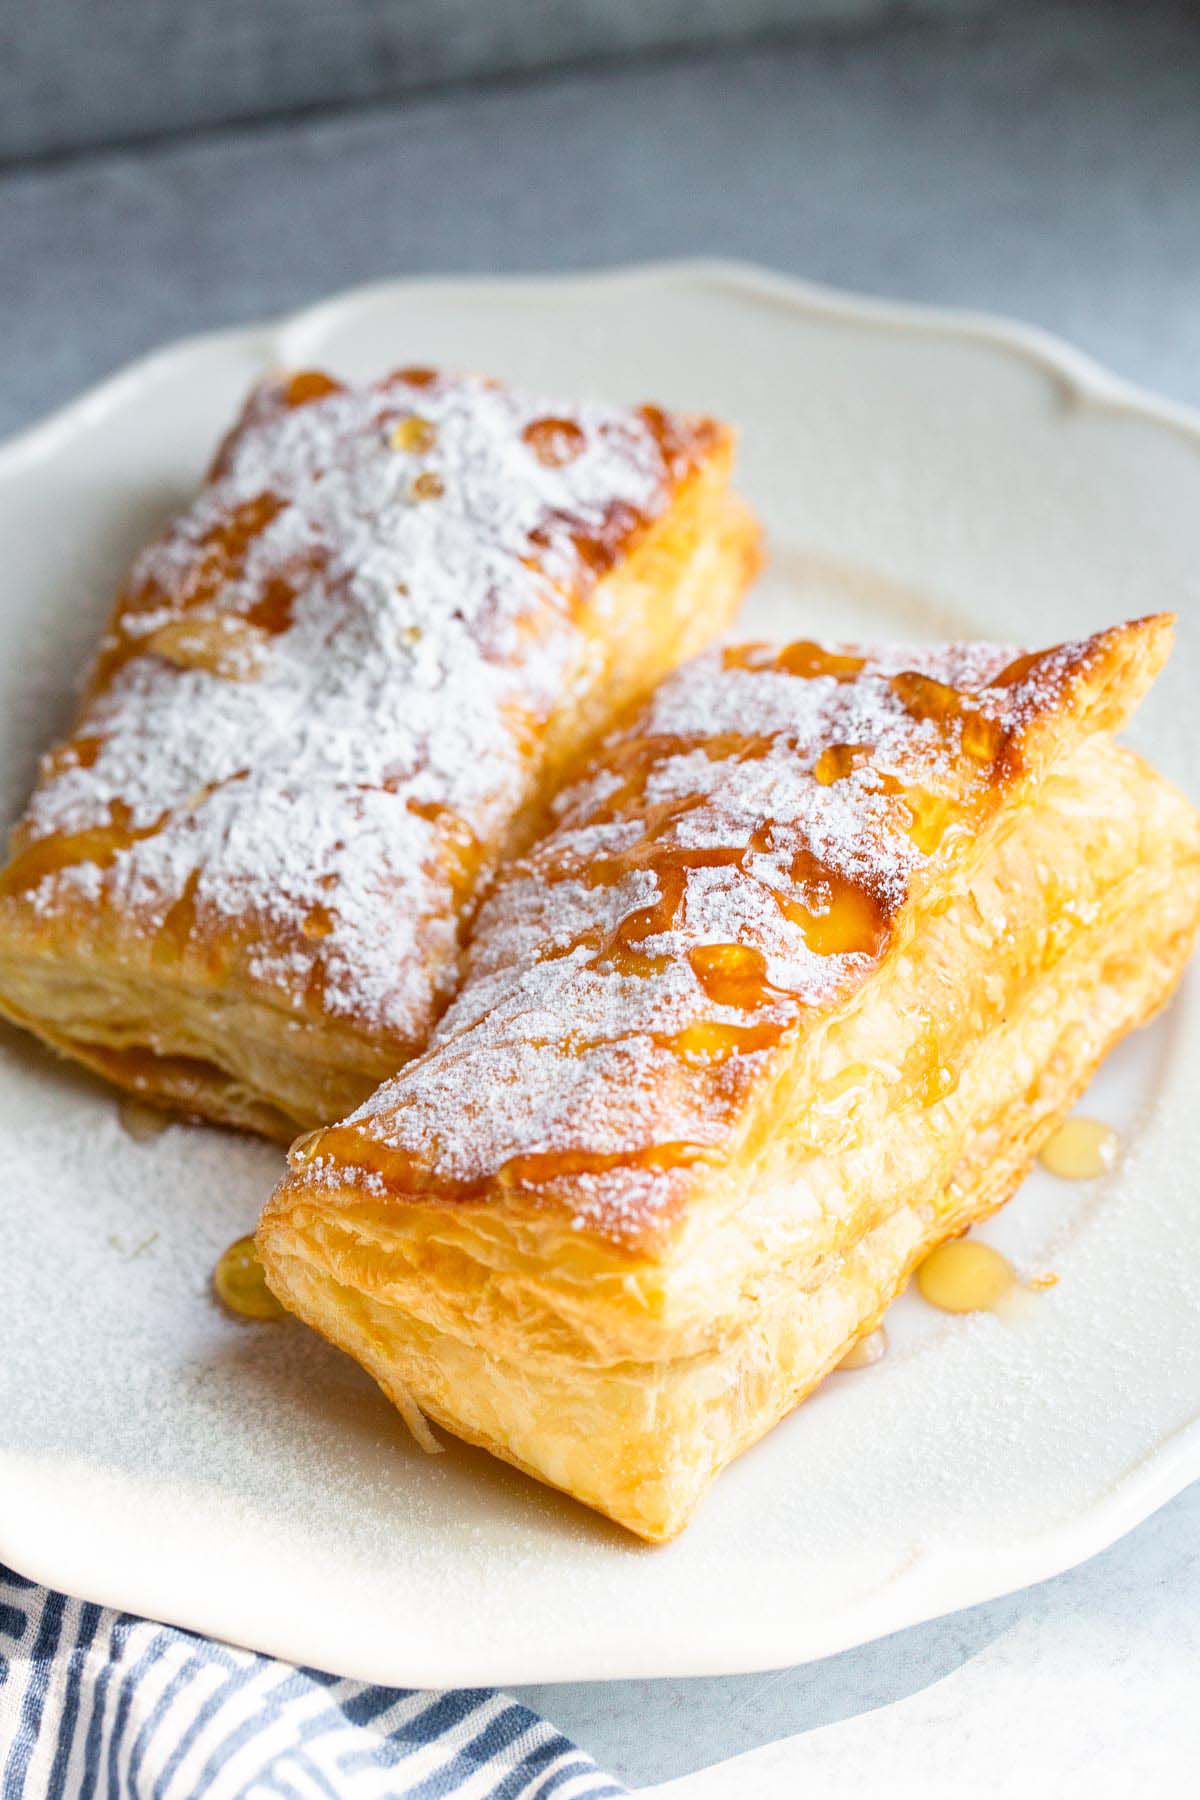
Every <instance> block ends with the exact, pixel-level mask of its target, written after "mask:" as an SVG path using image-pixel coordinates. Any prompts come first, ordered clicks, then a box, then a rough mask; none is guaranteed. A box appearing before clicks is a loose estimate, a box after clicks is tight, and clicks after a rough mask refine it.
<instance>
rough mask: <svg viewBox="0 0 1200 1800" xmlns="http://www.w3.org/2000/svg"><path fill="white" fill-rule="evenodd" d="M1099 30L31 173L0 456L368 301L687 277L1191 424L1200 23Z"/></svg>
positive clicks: (925, 37) (665, 79) (531, 92)
mask: <svg viewBox="0 0 1200 1800" xmlns="http://www.w3.org/2000/svg"><path fill="white" fill-rule="evenodd" d="M1090 17H1091V21H1092V22H1091V23H1090V24H1089V20H1088V16H1086V15H1085V14H1083V13H1081V12H1080V11H1079V10H1078V9H1077V8H1074V7H1063V6H1056V5H1046V6H1043V7H1040V8H1037V9H1035V11H1034V12H1033V13H1032V14H1030V13H1026V12H1024V11H1022V12H1021V13H1019V14H1017V15H1014V16H1013V17H1012V18H1011V19H1009V18H1007V16H1006V19H1005V21H1004V22H993V23H991V24H989V25H988V27H987V28H986V29H984V28H983V27H982V26H981V27H980V28H978V30H977V31H976V32H974V33H971V34H966V35H964V34H962V33H960V32H942V31H939V30H938V29H937V28H935V27H932V26H913V27H910V28H906V29H904V30H901V31H897V32H895V33H894V34H890V35H889V36H887V37H886V38H882V39H879V40H873V41H871V42H870V43H864V44H859V45H857V46H851V45H849V44H838V43H835V42H826V43H822V44H819V45H818V44H813V45H810V46H807V47H800V48H796V47H792V48H789V49H787V50H774V51H768V50H757V51H753V52H746V51H739V52H737V53H732V52H727V53H724V54H721V55H706V56H704V57H700V58H695V59H690V60H684V61H681V62H677V63H671V64H662V65H653V66H643V67H640V68H630V69H627V70H624V71H621V72H611V73H608V72H605V73H600V72H595V73H591V74H586V75H575V76H573V77H569V78H568V77H557V78H553V79H549V80H545V81H543V82H539V83H534V84H529V85H515V86H496V87H493V88H491V89H488V90H481V91H479V92H474V93H468V92H464V93H462V94H459V95H457V96H454V97H451V96H449V95H443V96H439V97H433V96H430V97H428V98H425V99H422V100H416V101H412V102H410V103H409V104H407V105H406V106H404V107H402V108H394V109H386V110H385V109H381V110H378V111H372V112H366V113H360V114H357V115H351V116H346V117H339V118H335V119H328V120H322V121H319V122H311V123H308V124H305V125H299V124H295V125H290V126H286V127H278V128H271V129H260V130H258V131H255V132H247V133H231V134H228V135H214V136H211V137H208V138H205V139H202V140H200V141H196V142H193V143H191V144H181V145H180V146H179V147H174V148H165V149H157V150H154V151H152V152H143V153H141V154H137V153H132V152H130V153H124V154H108V155H94V156H91V157H87V158H82V159H79V160H77V161H74V162H70V163H66V164H63V165H62V166H57V167H53V168H44V169H40V170H33V169H31V170H27V171H16V172H13V173H11V174H9V175H8V176H7V177H0V317H2V319H3V323H4V352H5V379H4V382H3V384H2V391H0V433H2V432H4V431H7V430H11V429H13V428H14V427H16V426H17V425H19V424H21V423H23V422H25V421H27V420H30V419H32V418H34V417H36V416H37V415H38V414H39V413H40V412H42V411H43V410H44V409H45V408H46V407H48V406H50V405H52V404H54V403H56V402H59V401H62V400H65V399H67V398H68V397H69V396H70V395H71V394H73V393H75V392H76V391H77V390H78V389H79V388H80V387H82V386H83V385H85V384H86V383H88V382H90V381H93V380H94V379H95V378H96V377H97V376H99V375H102V374H104V373H105V372H106V371H108V370H110V369H112V368H114V367H116V366H118V365H119V364H121V363H122V362H124V361H126V360H127V359H128V358H129V357H131V356H133V355H135V354H136V353H137V352H139V351H141V350H145V349H147V348H149V347H150V346H152V345H154V344H157V343H160V342H162V341H163V340H165V339H169V338H172V337H176V336H179V335H181V334H182V333H185V332H191V331H196V330H199V329H203V328H205V327H209V326H216V325H225V324H231V323H234V322H238V321H243V320H249V319H254V318H256V317H259V316H261V315H264V314H269V313H273V312H276V311H279V310H282V309H284V308H287V307H292V306H295V305H298V304H300V303H301V302H304V301H308V300H312V299H314V298H316V297H317V296H319V295H322V294H325V293H328V292H330V291H331V290H334V289H337V288H339V287H342V286H345V285H347V284H349V283H352V282H357V281H362V280H366V279H369V278H372V277H377V276H383V275H398V274H404V273H406V272H410V271H418V270H430V269H442V270H496V269H530V268H540V267H541V268H547V267H549V268H553V267H580V266H587V265H594V264H601V263H608V262H620V261H625V260H631V259H637V258H644V257H656V256H668V255H674V254H689V253H696V252H711V253H718V254H728V255H735V256H747V257H751V258H755V259H758V260H761V261H763V262H767V263H771V264H774V265H776V266H778V267H780V268H783V269H792V270H796V271H798V272H801V273H803V274H806V275H809V276H812V277H815V278H817V279H820V280H827V281H831V282H835V283H841V284H844V285H846V286H848V287H852V288H860V289H865V290H868V291H877V292H880V293H884V294H891V295H900V296H911V297H913V298H916V299H927V300H937V301H945V302H951V303H960V304H964V305H968V306H982V307H988V308H992V309H995V310H997V311H1001V312H1008V313H1012V314H1015V315H1017V316H1020V317H1024V318H1027V319H1033V320H1036V321H1038V322H1039V323H1041V324H1043V325H1047V326H1050V327H1052V328H1053V329H1055V330H1057V331H1060V332H1062V333H1064V334H1065V335H1067V336H1068V337H1071V338H1074V339H1075V340H1076V341H1077V342H1079V343H1080V344H1082V345H1083V346H1084V347H1085V348H1087V349H1090V350H1092V351H1093V352H1095V353H1096V354H1097V355H1098V356H1100V357H1101V358H1103V359H1104V360H1105V361H1107V362H1110V363H1111V364H1113V365H1114V366H1115V367H1116V368H1118V369H1120V370H1122V371H1123V372H1125V373H1127V374H1130V375H1133V376H1137V377H1140V378H1141V379H1142V380H1144V381H1147V382H1149V383H1151V384H1152V385H1155V386H1159V387H1162V388H1164V389H1166V390H1167V391H1169V392H1171V393H1173V394H1174V395H1175V396H1176V397H1178V398H1183V399H1189V400H1193V401H1198V400H1200V306H1198V305H1197V295H1198V294H1200V190H1198V185H1197V184H1198V175H1197V171H1198V170H1200V23H1197V19H1196V15H1195V14H1194V13H1192V12H1191V11H1190V9H1187V8H1183V7H1163V8H1153V9H1147V8H1139V9H1137V12H1136V17H1135V16H1134V11H1133V9H1129V10H1127V11H1124V12H1123V11H1122V10H1121V8H1120V7H1115V6H1100V7H1096V8H1093V9H1092V12H1091V15H1090ZM412 349H413V354H416V353H417V351H418V350H419V346H413V347H412Z"/></svg>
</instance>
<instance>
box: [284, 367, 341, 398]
mask: <svg viewBox="0 0 1200 1800" xmlns="http://www.w3.org/2000/svg"><path fill="white" fill-rule="evenodd" d="M341 385H342V384H341V382H340V381H335V380H334V379H333V377H332V375H325V374H323V373H322V371H321V370H320V369H300V370H299V371H298V372H297V373H296V374H295V375H293V376H292V378H291V380H290V381H289V382H288V384H287V387H286V388H285V389H284V392H283V398H284V403H285V405H287V406H307V405H308V402H309V401H310V400H324V398H325V396H326V395H327V394H336V393H339V392H340V391H341Z"/></svg>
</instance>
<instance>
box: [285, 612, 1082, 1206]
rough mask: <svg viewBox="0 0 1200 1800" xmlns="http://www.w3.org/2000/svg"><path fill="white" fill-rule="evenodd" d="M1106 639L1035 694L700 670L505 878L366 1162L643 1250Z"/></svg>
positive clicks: (964, 649) (927, 661)
mask: <svg viewBox="0 0 1200 1800" xmlns="http://www.w3.org/2000/svg"><path fill="white" fill-rule="evenodd" d="M1095 644H1096V640H1088V642H1087V643H1086V644H1080V645H1073V646H1066V647H1064V648H1063V649H1062V650H1060V651H1056V652H1050V653H1048V654H1047V655H1046V656H1045V657H1042V658H1040V659H1038V660H1037V661H1036V662H1034V663H1032V664H1031V665H1030V666H1029V667H1028V669H1025V670H1021V669H1020V667H1019V666H1018V674H1019V677H1020V678H1019V679H1016V680H1012V679H1011V676H1010V675H1009V674H1007V673H1006V674H1005V675H1004V680H1005V681H1006V682H1007V683H1008V684H1007V685H992V684H994V683H996V681H997V678H998V677H1001V675H1002V671H1007V670H1008V667H1009V665H1010V664H1012V659H1013V655H1014V653H1013V651H1012V650H1011V649H1008V648H1003V647H1000V646H994V645H966V646H959V645H949V646H942V647H933V648H922V649H920V650H914V649H911V648H904V647H898V648H895V649H893V648H885V649H883V650H879V651H872V652H871V653H869V655H868V654H867V653H865V652H861V651H860V652H851V653H849V654H851V655H852V656H853V658H854V661H855V664H856V666H855V667H854V669H853V671H852V673H851V674H850V675H849V676H848V677H847V675H846V674H845V673H843V674H842V675H841V676H840V677H835V676H833V675H827V674H821V673H817V674H808V675H803V676H801V675H797V674H794V673H790V672H788V670H787V668H786V667H785V666H780V665H781V664H783V663H785V661H786V655H787V653H786V652H785V653H782V654H777V652H776V651H774V650H772V649H769V648H767V647H763V648H762V650H761V652H760V651H759V650H758V649H757V648H754V649H751V650H748V651H733V652H726V653H725V654H724V655H721V654H713V655H708V656H705V657H702V658H700V659H699V660H698V661H696V662H695V663H693V664H692V665H691V666H689V667H688V668H687V669H685V670H682V671H680V672H679V673H678V674H677V675H675V676H674V677H672V678H671V679H670V680H668V681H667V682H666V683H665V684H664V685H663V687H662V688H661V689H660V690H659V692H658V694H657V695H656V696H655V698H654V699H653V700H652V701H651V703H650V704H649V706H648V708H647V709H646V711H645V712H644V713H643V715H642V716H641V718H640V719H639V720H638V721H637V722H636V724H635V725H634V726H633V727H632V728H631V729H629V730H627V731H625V732H623V733H621V734H619V735H617V736H615V737H613V738H612V739H610V740H609V742H608V744H607V745H606V747H605V751H604V753H603V755H602V756H601V757H600V758H599V759H598V761H599V762H600V763H602V764H603V768H602V769H601V770H600V771H599V772H597V773H596V774H595V775H594V776H592V777H591V778H590V779H585V780H583V781H581V782H579V783H578V784H576V785H575V786H574V787H573V788H572V789H570V790H569V791H568V792H566V793H565V794H563V795H562V796H561V797H560V800H559V803H558V808H557V811H558V820H559V822H558V825H557V827H556V829H555V830H554V831H553V832H552V834H551V835H550V836H549V837H548V838H547V839H546V840H544V841H543V842H542V843H541V844H540V845H539V846H537V848H536V849H535V850H534V852H532V853H531V855H530V856H529V857H528V858H526V859H525V860H524V861H523V862H521V863H518V864H516V865H514V866H513V867H512V868H511V869H510V870H509V871H508V873H507V875H506V876H504V877H502V879H501V882H500V885H499V886H498V888H497V889H496V890H495V891H494V892H493V894H492V895H491V897H490V898H489V900H488V902H487V904H486V905H485V907H484V909H483V911H482V913H481V915H480V918H479V921H478V926H477V930H476V935H475V941H474V944H473V947H472V951H471V957H470V967H469V975H468V979H467V981H466V983H465V985H464V987H463V989H462V990H461V992H460V994H459V996H458V998H457V999H456V1000H455V1002H454V1004H453V1005H452V1006H451V1008H450V1009H449V1011H448V1012H447V1013H446V1015H445V1017H444V1018H443V1020H442V1022H441V1024H440V1026H439V1028H438V1030H437V1032H436V1034H435V1036H434V1038H433V1040H432V1042H431V1045H430V1049H429V1051H428V1052H427V1053H426V1055H425V1056H424V1057H422V1058H421V1059H420V1060H419V1061H418V1062H416V1063H413V1064H411V1065H410V1066H409V1067H408V1068H407V1069H406V1070H404V1071H402V1072H401V1074H400V1075H399V1076H398V1077H397V1078H396V1079H395V1080H392V1081H389V1082H388V1083H386V1084H385V1085H384V1086H383V1087H382V1088H381V1089H379V1091H378V1092H377V1093H376V1094H375V1095H374V1096H373V1097H372V1098H371V1099H370V1100H368V1101H367V1102H366V1103H365V1105H364V1106H363V1107H361V1108H360V1109H359V1111H358V1112H357V1113H356V1114H354V1115H353V1116H352V1119H351V1121H350V1122H349V1123H350V1127H351V1130H352V1131H353V1130H355V1129H357V1131H358V1133H359V1134H360V1137H359V1141H360V1143H361V1144H364V1146H365V1147H366V1154H365V1157H364V1160H365V1161H367V1162H369V1161H370V1154H371V1153H370V1149H369V1146H370V1145H371V1144H372V1143H374V1144H377V1145H380V1146H381V1147H383V1149H384V1150H385V1151H386V1152H399V1153H400V1154H401V1156H402V1157H403V1158H404V1159H406V1161H407V1163H408V1165H409V1166H414V1165H415V1169H416V1171H417V1175H416V1181H415V1185H416V1187H417V1188H418V1189H425V1190H427V1191H430V1192H433V1193H435V1194H436V1193H438V1192H439V1191H441V1192H442V1193H443V1194H444V1195H445V1196H446V1197H454V1196H455V1194H456V1193H457V1194H458V1195H459V1196H461V1197H469V1196H470V1195H472V1194H479V1193H481V1192H486V1191H488V1190H487V1187H486V1184H487V1183H488V1182H490V1181H493V1180H495V1179H496V1178H497V1177H498V1176H500V1177H502V1179H503V1184H504V1186H505V1187H506V1188H507V1189H510V1190H511V1189H514V1188H516V1189H521V1190H524V1191H526V1192H527V1193H529V1194H531V1195H533V1196H534V1197H535V1198H536V1197H537V1196H538V1194H539V1193H540V1194H541V1195H542V1196H543V1197H544V1198H553V1199H554V1200H555V1202H557V1203H559V1204H565V1205H566V1206H568V1207H569V1208H570V1209H571V1211H572V1212H573V1213H574V1217H575V1223H576V1224H577V1225H579V1226H586V1227H588V1228H590V1229H593V1230H596V1231H598V1232H600V1233H602V1234H604V1235H607V1236H609V1237H612V1238H614V1239H617V1240H620V1239H635V1238H637V1237H639V1236H640V1235H642V1234H643V1232H644V1230H645V1228H646V1226H647V1222H648V1221H652V1220H653V1219H654V1218H655V1217H662V1216H665V1215H667V1214H669V1212H670V1210H671V1208H672V1206H673V1204H674V1201H675V1199H676V1197H677V1196H678V1195H679V1194H680V1193H681V1191H682V1188H683V1186H684V1185H685V1184H686V1181H687V1178H688V1171H689V1170H690V1169H693V1168H694V1167H695V1166H696V1164H697V1163H702V1162H704V1161H706V1160H713V1159H714V1158H716V1157H719V1155H720V1149H721V1144H722V1142H723V1139H724V1134H725V1132H726V1130H727V1122H728V1119H729V1116H730V1111H731V1108H732V1107H733V1106H734V1105H735V1104H736V1102H737V1100H738V1098H739V1096H740V1095H742V1094H743V1093H744V1092H745V1090H746V1086H747V1084H748V1082H750V1081H751V1080H752V1079H753V1076H754V1074H755V1072H756V1071H757V1070H758V1069H759V1068H760V1067H761V1065H762V1062H763V1059H764V1058H766V1057H769V1056H770V1055H771V1054H772V1052H773V1050H774V1049H775V1046H776V1045H777V1044H778V1043H779V1042H780V1040H781V1038H783V1037H784V1036H785V1035H786V1034H787V1033H789V1032H790V1031H791V1030H792V1029H794V1028H795V1027H796V1026H797V1025H798V1024H799V1023H801V1022H802V1021H803V1019H804V1017H805V1016H806V1015H808V1016H811V1015H812V1012H813V1010H814V1009H818V1008H821V1007H824V1006H827V1005H828V1004H829V1003H831V1002H834V1001H836V1000H837V999H839V998H840V997H842V996H845V995H847V994H849V993H850V992H852V991H853V989H854V988H855V987H856V986H857V985H858V984H860V983H861V982H862V981H863V980H864V979H865V977H866V976H867V975H868V974H869V972H870V970H871V969H872V968H873V967H874V965H875V963H876V962H877V961H878V958H879V956H880V955H881V954H882V953H883V950H884V949H885V947H886V945H887V943H888V941H889V939H890V936H891V934H892V932H893V930H894V927H895V924H896V920H897V916H898V914H899V913H900V911H901V909H902V908H903V907H904V905H905V902H906V899H907V897H908V895H909V893H910V891H911V887H912V881H913V877H914V874H915V873H916V872H918V871H920V870H921V869H923V868H924V867H925V866H926V865H927V864H929V863H930V862H931V861H932V860H933V859H934V858H943V859H945V858H947V857H950V856H952V855H954V854H955V853H956V847H957V846H959V845H961V844H962V843H963V842H964V841H965V839H966V838H967V837H968V836H969V835H970V833H971V832H973V831H974V830H975V829H976V828H977V827H978V824H979V822H980V820H981V818H982V817H983V816H984V813H985V811H986V808H987V807H988V806H989V805H990V804H992V797H993V796H994V794H995V793H996V791H997V789H998V787H999V786H1000V785H1002V782H1001V775H1002V772H1003V769H1004V767H1005V766H1006V764H1005V759H1006V758H1008V757H1011V756H1012V755H1013V753H1014V749H1015V747H1016V740H1017V737H1018V736H1019V733H1020V731H1021V729H1022V728H1023V727H1024V725H1025V724H1027V723H1028V722H1029V721H1030V720H1031V719H1032V718H1033V717H1034V716H1035V715H1036V714H1037V713H1039V712H1041V711H1043V710H1044V709H1045V708H1047V707H1053V706H1054V705H1056V704H1057V703H1058V702H1059V701H1060V700H1061V698H1062V695H1063V691H1064V684H1065V683H1066V681H1067V680H1068V679H1069V678H1071V677H1073V676H1075V675H1077V674H1078V673H1079V672H1080V671H1081V670H1082V669H1083V668H1085V667H1086V666H1087V665H1088V664H1089V662H1090V659H1091V657H1092V655H1093V653H1094V647H1095ZM801 648H805V647H801ZM807 649H809V650H814V651H816V652H817V654H816V659H815V660H816V662H817V663H818V664H819V663H820V661H821V658H822V657H824V656H826V655H827V654H831V655H834V656H839V655H840V656H843V657H844V656H845V654H846V653H845V652H844V651H838V652H831V653H826V652H824V651H820V650H818V649H817V647H815V646H809V647H807ZM910 676H912V677H918V678H920V677H924V678H925V679H926V682H927V684H933V685H926V686H924V687H923V686H921V684H920V681H919V680H917V681H916V682H915V683H913V682H911V681H909V679H908V678H909V677H910ZM934 703H937V705H938V707H939V708H940V713H939V714H937V715H935V713H934V712H933V711H931V710H930V709H931V708H932V707H933V706H934ZM989 722H990V727H991V728H990V729H989ZM981 745H982V746H984V748H985V749H986V754H982V753H981ZM839 747H840V748H839ZM831 753H832V755H833V767H832V768H831V766H830V755H831ZM839 759H840V760H839ZM341 1141H342V1142H344V1141H346V1140H341ZM340 1153H341V1152H340V1143H339V1154H340ZM347 1155H348V1156H349V1159H350V1160H351V1161H352V1160H353V1153H352V1152H347ZM327 1173H328V1178H329V1180H330V1182H331V1183H335V1182H337V1181H342V1180H344V1179H345V1176H346V1169H345V1168H344V1167H339V1166H337V1165H336V1164H333V1163H329V1164H328V1167H327ZM306 1178H307V1179H314V1178H315V1179H317V1180H320V1179H321V1170H320V1167H319V1165H318V1166H315V1167H314V1166H310V1167H309V1169H308V1170H307V1171H306ZM492 1191H494V1190H492Z"/></svg>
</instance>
